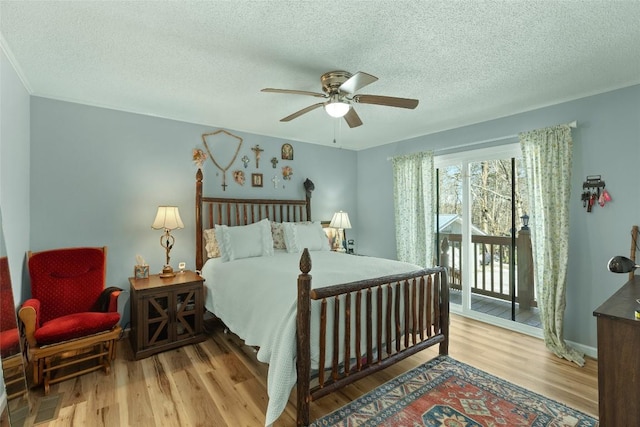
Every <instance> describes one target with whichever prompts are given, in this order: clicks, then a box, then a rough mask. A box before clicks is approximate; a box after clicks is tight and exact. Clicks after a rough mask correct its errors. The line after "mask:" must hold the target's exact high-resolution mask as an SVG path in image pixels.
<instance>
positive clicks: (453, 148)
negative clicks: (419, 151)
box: [434, 120, 578, 153]
mask: <svg viewBox="0 0 640 427" xmlns="http://www.w3.org/2000/svg"><path fill="white" fill-rule="evenodd" d="M568 125H569V127H570V128H572V129H575V128H576V127H578V121H577V120H574V121H572V122H571V123H568ZM525 132H527V131H525ZM520 133H522V132H520ZM517 137H518V134H517V133H516V134H513V135H507V136H500V137H498V138H492V139H485V140H483V141H477V142H472V143H471V144H460V145H456V146H453V147H447V148H440V149H438V150H435V151H434V153H438V152H442V151H449V150H455V149H456V148H464V147H472V146H474V145H480V144H488V143H490V142H496V141H502V140H503V139H514V138H517Z"/></svg>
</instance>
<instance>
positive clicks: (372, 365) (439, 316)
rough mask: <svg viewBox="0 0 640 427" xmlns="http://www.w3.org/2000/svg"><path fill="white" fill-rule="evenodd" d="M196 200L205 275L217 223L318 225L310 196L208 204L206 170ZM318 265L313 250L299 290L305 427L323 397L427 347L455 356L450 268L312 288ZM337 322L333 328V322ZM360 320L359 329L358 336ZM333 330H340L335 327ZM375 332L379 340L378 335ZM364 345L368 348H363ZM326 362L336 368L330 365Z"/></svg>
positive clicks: (300, 416) (199, 262)
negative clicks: (315, 353) (314, 361)
mask: <svg viewBox="0 0 640 427" xmlns="http://www.w3.org/2000/svg"><path fill="white" fill-rule="evenodd" d="M195 201H196V205H195V213H196V218H195V219H196V268H197V269H198V270H201V269H202V267H203V265H204V262H205V261H206V259H207V257H206V252H205V248H204V230H205V229H210V228H213V227H214V225H215V224H221V225H230V226H237V225H248V224H252V223H254V222H257V221H260V220H261V219H264V218H268V219H269V220H271V221H275V222H299V221H310V220H311V204H310V202H311V194H310V193H309V192H307V195H306V199H305V200H271V199H227V198H212V197H204V196H203V195H202V171H200V170H198V172H197V174H196V198H195ZM344 256H354V255H346V254H345V255H344ZM311 262H312V260H311V257H310V256H309V252H308V251H307V250H306V249H305V250H304V252H303V253H302V256H301V258H300V271H301V273H300V275H299V276H298V283H297V287H298V297H297V317H296V325H297V332H296V340H297V343H296V348H297V357H296V371H297V386H296V389H297V425H299V426H303V425H304V426H306V425H308V424H309V404H310V402H312V401H314V400H316V399H319V398H320V397H323V396H325V395H327V394H329V393H331V392H333V391H335V390H338V389H340V388H342V387H344V386H346V385H348V384H350V383H353V382H355V381H357V380H358V379H361V378H363V377H365V376H367V375H369V374H371V373H374V372H376V371H379V370H381V369H384V368H386V367H387V366H389V365H392V364H394V363H396V362H398V361H400V360H402V359H405V358H406V357H409V356H411V355H413V354H415V353H417V352H418V351H420V350H423V349H425V348H427V347H431V346H434V345H436V344H439V353H440V354H447V353H448V345H449V287H448V283H447V273H446V269H444V268H442V267H437V268H431V269H422V270H418V271H414V272H411V273H407V274H401V275H393V276H385V277H379V278H374V279H369V280H362V281H357V282H351V283H344V284H338V285H335V286H328V287H323V288H316V289H312V286H311V275H310V274H309V273H310V272H311ZM291 286H294V284H293V283H292V284H291ZM312 301H319V303H317V306H319V307H320V313H319V316H320V321H319V341H320V342H319V343H318V345H319V349H320V350H319V351H320V358H319V366H317V369H313V370H312V366H311V356H310V353H311V351H310V349H311V345H312V343H311V342H310V341H311V340H310V336H311V333H310V328H311V316H312V313H311V310H312ZM341 301H342V309H341V307H340V303H341ZM404 307H406V308H408V309H406V310H405V309H403V308H404ZM354 308H355V310H354ZM352 311H355V313H353V312H352ZM316 315H318V313H316ZM340 316H343V317H344V319H346V321H345V322H344V323H343V325H344V326H343V327H342V328H340V326H339V325H340V322H339V321H338V318H339V317H340ZM332 318H333V319H334V321H333V322H327V319H332ZM352 319H354V321H355V325H356V327H355V330H351V329H352V328H351V325H352ZM361 319H365V320H364V321H361ZM327 323H330V324H331V323H332V324H333V325H335V326H333V327H327ZM362 323H364V324H362ZM374 331H379V333H378V334H374ZM241 338H242V337H241ZM327 340H331V344H332V345H331V346H327ZM353 342H355V346H356V350H355V354H350V351H351V350H350V348H351V347H352V345H347V343H353ZM360 342H364V343H365V345H364V346H363V347H362V348H360ZM339 343H345V344H344V345H343V350H342V351H343V353H344V354H339V352H340V350H339V347H340V345H339ZM314 344H315V343H314ZM327 347H329V348H332V349H333V350H332V354H331V355H327V354H325V352H326V351H327V350H326V348H327ZM329 356H330V357H329ZM325 359H330V360H331V361H332V362H331V363H330V364H329V365H328V366H325V362H324V361H325ZM342 361H348V362H347V363H344V362H342Z"/></svg>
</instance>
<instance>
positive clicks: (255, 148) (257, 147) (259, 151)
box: [251, 144, 264, 169]
mask: <svg viewBox="0 0 640 427" xmlns="http://www.w3.org/2000/svg"><path fill="white" fill-rule="evenodd" d="M251 151H253V152H254V153H255V154H256V169H260V153H262V152H263V151H264V150H263V149H262V148H260V144H256V145H255V146H254V147H251Z"/></svg>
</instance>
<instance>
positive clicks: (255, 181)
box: [251, 173, 262, 187]
mask: <svg viewBox="0 0 640 427" xmlns="http://www.w3.org/2000/svg"><path fill="white" fill-rule="evenodd" d="M251 186H252V187H262V174H261V173H252V174H251Z"/></svg>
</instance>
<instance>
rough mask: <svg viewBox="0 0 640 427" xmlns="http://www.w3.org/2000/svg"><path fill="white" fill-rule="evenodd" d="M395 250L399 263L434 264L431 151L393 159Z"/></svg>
mask: <svg viewBox="0 0 640 427" xmlns="http://www.w3.org/2000/svg"><path fill="white" fill-rule="evenodd" d="M392 163H393V201H394V210H395V226H396V249H397V254H398V259H399V260H400V261H405V262H410V263H413V264H418V265H420V266H423V267H431V266H433V265H435V261H434V248H435V241H434V240H435V237H434V235H435V230H434V223H435V218H434V217H435V201H436V200H435V199H436V192H435V188H436V187H435V170H434V168H433V152H431V151H428V152H422V153H416V154H410V155H406V156H398V157H394V158H393V159H392Z"/></svg>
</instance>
